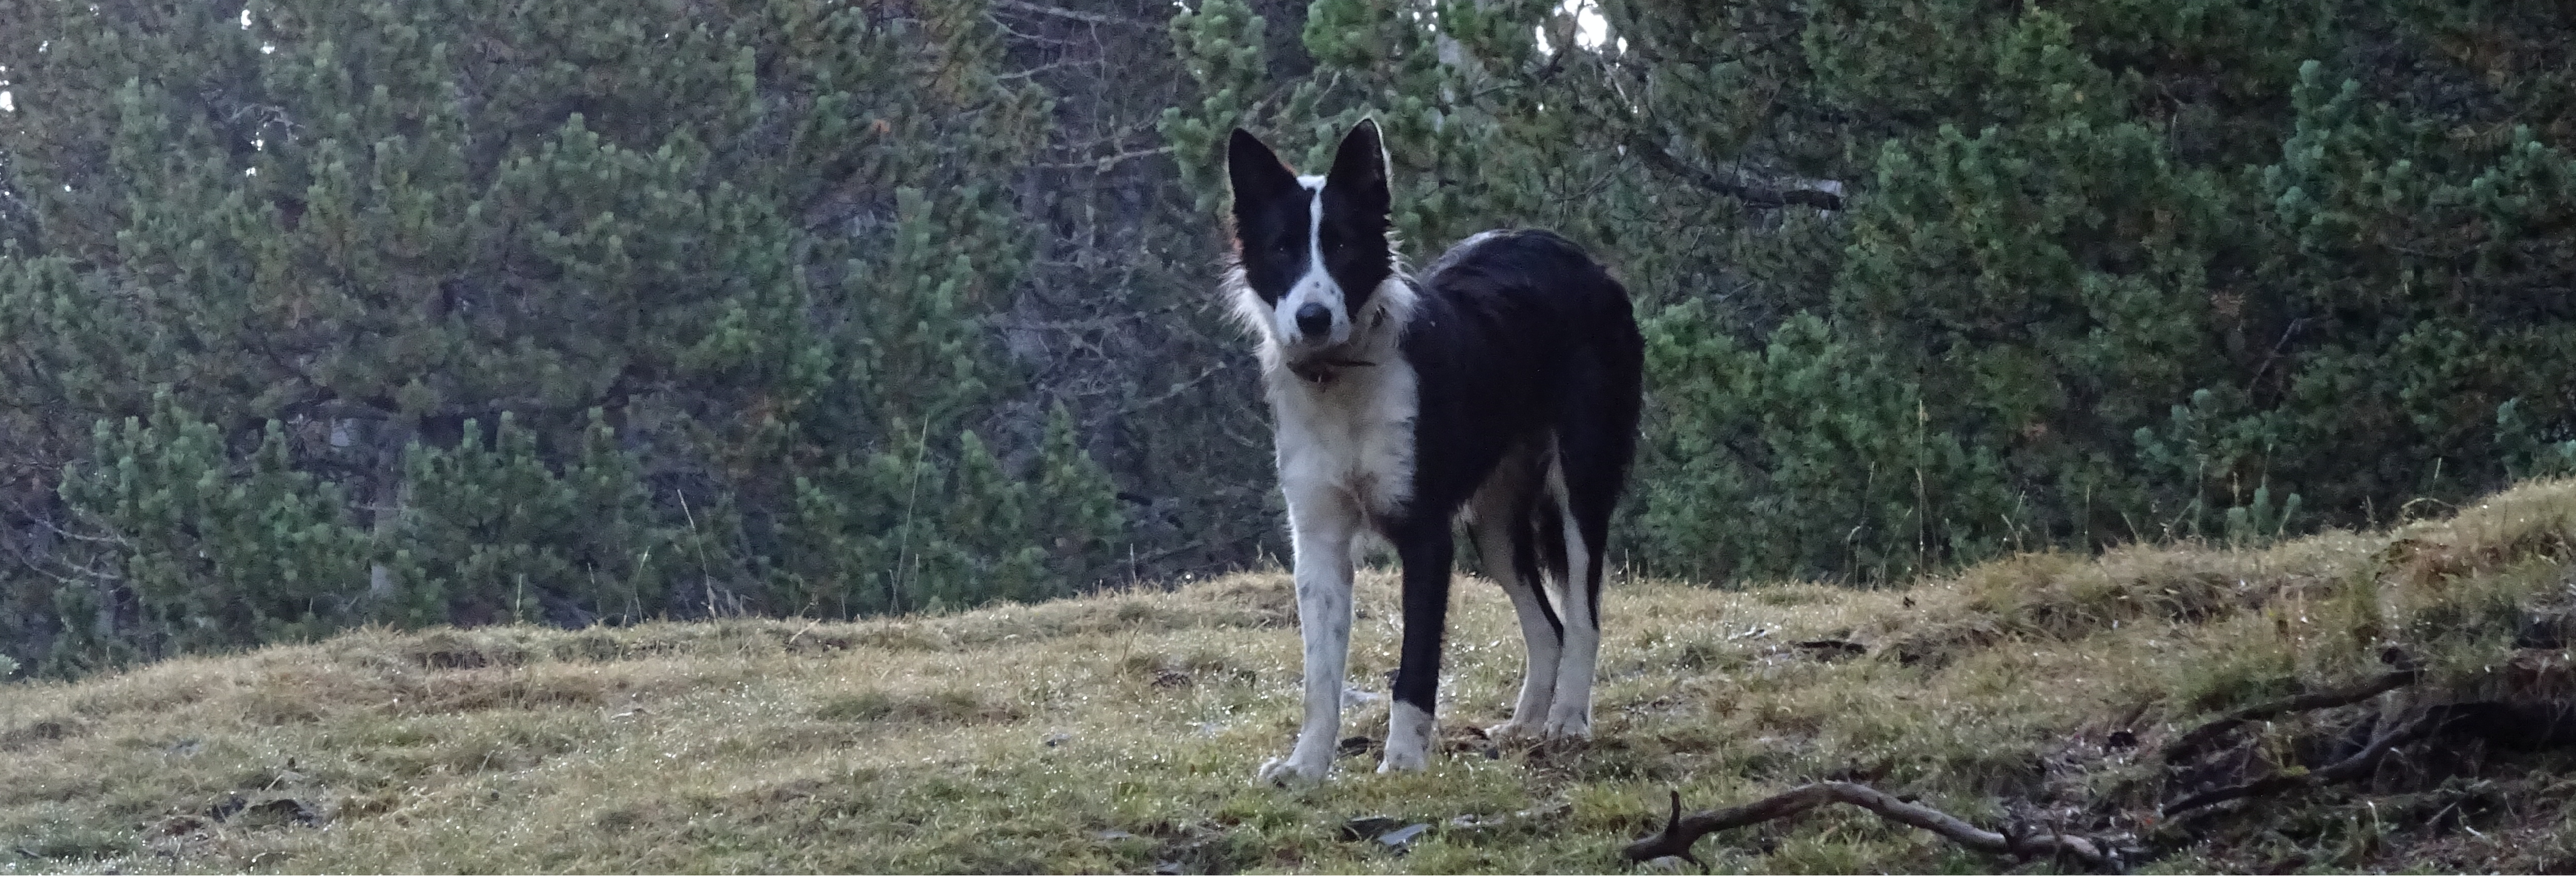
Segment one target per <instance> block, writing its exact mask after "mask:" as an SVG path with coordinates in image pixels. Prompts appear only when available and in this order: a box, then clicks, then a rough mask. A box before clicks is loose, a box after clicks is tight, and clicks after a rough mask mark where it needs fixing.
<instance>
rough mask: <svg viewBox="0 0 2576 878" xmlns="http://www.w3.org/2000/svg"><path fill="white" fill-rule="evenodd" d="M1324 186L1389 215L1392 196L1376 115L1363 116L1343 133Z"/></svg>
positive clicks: (1379, 213)
mask: <svg viewBox="0 0 2576 878" xmlns="http://www.w3.org/2000/svg"><path fill="white" fill-rule="evenodd" d="M1324 188H1326V189H1330V190H1333V191H1336V192H1340V193H1342V194H1343V195H1346V196H1351V197H1353V198H1354V199H1356V200H1358V201H1359V202H1360V203H1363V204H1366V205H1369V206H1370V207H1373V208H1375V209H1376V211H1377V215H1378V216H1381V217H1383V216H1385V215H1386V212H1387V209H1388V208H1389V207H1390V206H1392V204H1393V199H1392V197H1391V196H1389V195H1388V194H1387V185H1386V146H1385V145H1384V144H1383V143H1380V142H1379V141H1378V136H1377V120H1376V119H1361V120H1360V124H1357V125H1353V126H1351V132H1350V133H1349V134H1345V135H1342V145H1341V146H1340V147H1339V148H1336V149H1334V150H1333V170H1332V172H1331V173H1328V174H1326V175H1324Z"/></svg>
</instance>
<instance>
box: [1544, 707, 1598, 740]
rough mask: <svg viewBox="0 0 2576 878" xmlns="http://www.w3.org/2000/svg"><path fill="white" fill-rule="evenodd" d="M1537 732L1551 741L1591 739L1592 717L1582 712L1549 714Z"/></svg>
mask: <svg viewBox="0 0 2576 878" xmlns="http://www.w3.org/2000/svg"><path fill="white" fill-rule="evenodd" d="M1539 734H1540V735H1541V736H1543V737H1545V738H1547V739H1548V740H1551V741H1589V740H1592V718H1591V717H1589V716H1585V715H1583V714H1579V713H1577V714H1568V715H1565V716H1550V717H1548V718H1547V725H1546V727H1544V728H1541V729H1540V730H1539Z"/></svg>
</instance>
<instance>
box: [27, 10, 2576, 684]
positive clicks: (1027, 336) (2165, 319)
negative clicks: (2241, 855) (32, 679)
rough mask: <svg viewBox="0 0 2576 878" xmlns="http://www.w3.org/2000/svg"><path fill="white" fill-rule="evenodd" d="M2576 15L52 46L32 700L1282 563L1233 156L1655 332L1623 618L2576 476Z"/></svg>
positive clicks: (449, 25)
mask: <svg viewBox="0 0 2576 878" xmlns="http://www.w3.org/2000/svg"><path fill="white" fill-rule="evenodd" d="M2571 35H2576V12H2571V11H2570V9H2569V7H2566V6H2565V5H2563V4H2551V3H2491V2H2477V0H2401V2H2367V3H2365V2H2336V0H2292V2H2270V0H2266V2H2253V0H2237V2H2220V0H2095V2H2068V3H2004V2H1970V0H1918V2H1904V3H1877V2H1869V3H1863V2H1848V0H1813V2H1808V0H1747V2H1732V3H1715V2H1699V0H1597V2H1595V0H1583V2H1579V3H1577V4H1572V5H1569V4H1565V3H1563V2H1562V0H1436V2H1435V0H1316V2H1312V3H1306V2H1295V0H1186V2H1183V3H1179V4H1175V3H1171V2H1168V0H858V2H852V3H824V2H816V0H776V2H768V3H761V2H722V0H690V2H680V0H670V2H642V3H627V4H515V3H492V2H485V0H420V2H404V3H393V2H385V0H374V2H355V3H343V2H271V0H253V2H250V3H248V4H246V5H241V6H225V5H221V4H206V3H194V2H129V0H98V2H87V0H83V2H63V0H0V96H5V97H0V655H7V656H12V657H14V658H15V659H16V660H17V663H18V664H21V665H23V666H24V671H22V672H25V673H46V674H77V673H80V672H82V671H85V670H89V669H95V668H101V667H110V666H115V665H119V664H122V663H126V662H130V661H135V660H143V659H150V658H153V657H157V656H161V655H166V654H169V653H172V652H174V651H181V650H197V649H221V648H229V647H236V646H241V645H247V644H252V643H258V642H263V641H268V640H273V639H281V638H298V637H309V636H313V635H317V634H320V633H323V632H326V631H330V630H335V629H338V628H342V627H346V626H350V625H357V624H367V623H388V624H394V625H424V624H436V623H457V624H474V623H485V622H497V621H509V620H526V621H539V622H545V623H550V624H556V625H566V626H579V625H586V624H592V623H597V622H608V623H616V622H622V621H628V620H634V619H639V618H647V617H681V618H688V617H701V616H707V615H722V614H738V613H759V614H803V615H808V616H820V617H835V618H837V617H848V616H854V615H865V614H872V613H884V612H907V611H915V610H921V609H928V608H937V607H957V606H965V605H972V604H975V603H979V602H983V601H987V600H993V599H1032V598H1042V597H1047V596H1051V595H1058V594H1065V593H1070V592H1074V591H1079V590H1082V589H1085V588H1089V587H1093V586H1095V585H1098V584H1101V583H1118V582H1128V581H1133V580H1144V581H1158V580H1168V579H1172V578H1175V577H1180V576H1186V575H1190V574H1193V573H1199V572H1209V571H1215V570H1221V569H1228V568H1234V567H1240V566H1245V565H1254V564H1259V563H1264V562H1265V561H1266V560H1268V559H1272V558H1277V557H1281V556H1282V555H1283V554H1284V548H1283V546H1282V539H1281V537H1282V533H1281V525H1280V524H1279V517H1278V512H1277V503H1276V501H1275V499H1274V496H1273V491H1272V482H1271V476H1270V473H1269V467H1268V430H1267V426H1266V424H1265V419H1266V411H1265V410H1264V409H1263V407H1262V404H1261V402H1260V398H1259V394H1258V391H1257V389H1256V379H1255V376H1254V375H1253V373H1252V368H1251V362H1250V358H1249V356H1247V355H1246V353H1245V350H1246V345H1245V342H1244V340H1243V339H1242V338H1241V337H1240V335H1239V334H1238V332H1237V330H1236V329H1235V328H1234V327H1232V326H1231V325H1229V324H1228V322H1227V320H1226V318H1225V317H1224V314H1223V311H1224V309H1223V307H1222V306H1221V305H1220V303H1218V302H1217V301H1216V300H1215V297H1214V295H1213V293H1212V290H1213V287H1214V278H1215V275H1216V270H1217V265H1218V262H1219V259H1220V257H1221V255H1222V253H1223V249H1224V241H1223V239H1222V237H1221V234H1220V232H1219V230H1218V227H1217V225H1216V222H1215V217H1216V216H1218V215H1219V211H1220V208H1221V206H1222V199H1223V198H1224V193H1223V191H1222V187H1223V184H1222V179H1223V177H1222V173H1221V169H1220V168H1219V166H1218V161H1219V152H1218V146H1217V144H1218V143H1219V141H1220V139H1221V138H1222V136H1223V135H1224V133H1225V132H1226V131H1227V130H1228V129H1229V128H1230V127H1232V126H1234V125H1237V124H1241V125H1245V126H1247V127H1250V128H1252V129H1254V130H1256V131H1259V132H1261V133H1263V134H1264V135H1265V136H1266V137H1268V138H1270V139H1271V140H1272V142H1274V143H1278V144H1282V145H1284V146H1286V147H1287V148H1288V152H1289V154H1291V155H1292V156H1294V155H1297V154H1298V153H1300V152H1302V153H1303V158H1304V159H1305V161H1307V162H1308V163H1310V164H1315V165H1319V164H1320V162H1321V161H1322V160H1323V159H1324V158H1325V153H1324V152H1323V151H1324V150H1326V149H1328V148H1329V146H1330V144H1331V142H1332V137H1333V136H1334V135H1336V134H1338V132H1339V131H1340V130H1341V129H1342V128H1343V127H1345V126H1347V125H1348V124H1350V123H1351V122H1353V121H1355V120H1357V119H1358V118H1360V117H1361V116H1362V115H1374V116H1375V117H1376V118H1377V119H1378V120H1379V121H1380V122H1381V123H1382V125H1383V126H1384V129H1385V132H1386V134H1387V136H1388V139H1389V145H1390V148H1391V150H1392V153H1393V157H1394V160H1395V163H1396V166H1397V186H1398V196H1397V203H1398V208H1397V211H1398V215H1397V218H1396V220H1397V225H1398V227H1399V229H1400V231H1401V233H1402V235H1403V238H1404V240H1406V241H1408V242H1410V243H1409V244H1408V251H1409V255H1410V256H1411V257H1412V258H1413V259H1415V260H1417V261H1427V259H1428V258H1429V257H1431V256H1432V255H1435V254H1436V252H1437V251H1438V250H1439V249H1440V248H1442V247H1444V246H1446V245H1447V244H1448V243H1449V242H1452V241H1455V240H1457V239H1459V238H1461V237H1463V236H1464V235H1466V234H1469V233H1472V232H1473V231H1476V230H1479V229H1483V228H1487V227H1492V226H1521V225H1526V226H1544V227H1550V228H1555V229H1558V230H1560V231H1562V232H1564V233H1566V234H1568V235H1569V236H1571V237H1573V238H1574V239H1576V240H1578V241H1581V242H1583V243H1584V244H1586V245H1588V246H1590V247H1591V248H1593V249H1594V250H1596V251H1597V253H1598V254H1599V255H1600V256H1601V257H1602V258H1603V259H1604V260H1605V261H1607V262H1608V263H1610V264H1611V265H1612V266H1614V267H1615V270H1616V271H1617V272H1618V273H1619V275H1620V276H1621V277H1622V278H1623V279H1624V280H1625V281H1626V282H1627V284H1628V286H1629V287H1630V289H1631V290H1632V291H1633V292H1634V294H1635V295H1636V296H1637V298H1638V299H1639V304H1640V306H1641V313H1642V314H1643V315H1644V319H1645V321H1646V323H1647V327H1646V328H1647V335H1648V339H1649V346H1650V353H1649V370H1650V376H1649V394H1650V401H1649V405H1648V416H1647V420H1648V423H1647V425H1646V428H1645V429H1646V432H1647V436H1646V441H1645V450H1644V453H1643V458H1642V460H1641V462H1640V471H1639V473H1638V477H1637V479H1636V482H1635V488H1634V490H1633V492H1632V499H1631V501H1630V502H1629V503H1628V505H1627V507H1626V511H1625V513H1624V518H1623V526H1622V527H1621V528H1620V530H1619V533H1620V539H1621V543H1620V546H1619V550H1618V557H1619V559H1620V560H1621V562H1622V563H1624V564H1626V565H1628V566H1629V567H1630V568H1631V569H1634V570H1637V571H1640V572H1645V573H1651V574H1656V575H1668V576H1679V577H1688V578H1695V579H1703V580H1708V581H1712V582H1722V581H1726V580H1730V579H1740V578H1747V577H1792V576H1794V577H1818V578H1826V579H1832V580H1839V581H1846V582H1852V583H1861V584H1866V583H1871V582H1878V581H1885V580H1888V579H1890V578H1896V577H1903V576H1906V575H1909V574H1912V573H1914V572H1917V571H1922V570H1927V569H1937V568H1941V567H1944V566H1947V565H1952V564H1957V563H1961V562H1964V561H1972V560H1975V559H1979V558H1983V557H1988V556H1992V555H1995V554H1997V553H2001V552H2008V551H2016V550H2025V549H2039V548H2047V547H2075V548H2081V547H2092V546H2099V545H2105V544H2110V543H2116V542H2121V541H2129V540H2140V539H2166V538H2193V537H2197V538H2207V539H2213V540H2229V541H2261V540H2267V539H2274V538H2277V537H2279V536H2281V535H2284V534H2293V533H2298V532H2304V531H2311V530H2315V529H2318V528H2322V527H2332V526H2356V525H2364V524H2368V523H2374V522H2386V521H2390V520H2393V519H2397V518H2402V517H2408V516H2412V515H2416V514H2420V513H2422V512H2424V511H2427V510H2434V509H2443V508H2445V507H2446V505H2447V504H2452V503H2458V502H2463V501H2465V500H2466V499H2468V498H2471V497H2473V496H2475V495H2477V494H2478V493H2480V492H2483V491H2486V490H2490V489H2493V488H2495V487H2497V486H2500V485H2502V484H2504V483H2506V482H2508V481H2510V480H2512V479H2516V478H2524V477H2529V476H2533V475H2539V474H2546V473H2553V472H2565V471H2568V470H2570V469H2576V380H2571V379H2576V166H2571V161H2570V150H2571V148H2576V47H2571V45H2570V40H2571Z"/></svg>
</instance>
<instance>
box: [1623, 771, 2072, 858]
mask: <svg viewBox="0 0 2576 878" xmlns="http://www.w3.org/2000/svg"><path fill="white" fill-rule="evenodd" d="M1672 797H1673V813H1672V817H1671V818H1669V819H1667V820H1666V821H1665V822H1664V830H1663V831H1662V832H1658V833H1655V834H1654V835H1652V836H1648V837H1646V838H1641V839H1638V840H1637V841H1636V842H1634V843H1632V844H1630V845H1628V846H1627V847H1626V848H1623V849H1621V850H1620V853H1621V854H1622V855H1624V856H1626V857H1627V858H1628V860H1629V861H1630V862H1638V863H1642V862H1645V861H1647V860H1652V859H1655V858H1658V857H1680V858H1682V859H1684V860H1688V861H1690V862H1692V863H1694V864H1696V863H1699V858H1698V857H1694V856H1691V852H1690V849H1691V845H1692V844H1694V843H1696V842H1698V841H1699V839H1700V836H1704V835H1707V834H1709V833H1712V832H1716V831H1718V830H1721V829H1733V828H1735V827H1738V826H1750V825H1752V824H1755V823H1762V822H1765V821H1770V820H1778V819H1780V818H1783V817H1788V816H1792V815H1796V814H1800V813H1803V812H1805V811H1807V810H1809V809H1811V808H1815V807H1816V806H1819V805H1826V804H1831V803H1835V802H1840V803H1842V804H1846V805H1854V806H1858V807H1861V808H1867V809H1869V810H1870V811H1872V812H1874V813H1876V814H1878V816H1880V817H1885V818H1887V819H1889V820H1893V821H1896V822H1898V823H1903V824H1905V825H1907V826H1912V827H1915V828H1917V829H1924V830H1929V831H1931V832H1932V833H1933V834H1935V835H1939V836H1941V837H1942V838H1946V839H1949V840H1950V841H1952V842H1955V843H1957V844H1959V845H1960V846H1961V847H1966V848H1970V849H1973V850H1979V851H1984V852H1986V853H1990V854H2003V855H2006V856H2014V857H2066V858H2069V859H2073V860H2075V861H2076V862H2079V863H2082V864H2084V865H2085V866H2086V867H2088V868H2092V869H2095V870H2099V871H2103V872H2118V871H2121V864H2120V855H2119V853H2118V852H2116V851H2114V850H2112V849H2111V848H2110V846H2108V845H2106V844H2103V843H2101V842H2099V841H2095V840H2093V839H2090V838H2085V837H2082V836H2074V835H2063V834H2059V833H2054V832H2051V833H2047V834H2044V835H2029V836H2023V835H2006V834H2004V833H2000V832H1988V831H1986V830H1983V829H1979V828H1977V827H1976V826H1975V825H1973V824H1970V823H1969V822H1967V821H1965V820H1961V819H1959V818H1956V817H1952V816H1950V815H1948V814H1944V813H1941V812H1939V811H1936V810H1933V809H1931V808H1927V807H1924V806H1922V805H1919V804H1915V803H1913V802H1908V801H1904V800H1902V799H1898V798H1897V797H1895V796H1891V795H1888V794H1886V793H1883V792H1879V791H1878V790H1877V789H1875V788H1872V787H1869V786H1865V785H1862V784H1856V783H1844V782H1841V781H1827V782H1824V783H1812V784H1807V785H1806V786H1802V787H1798V788H1796V789H1792V790H1789V791H1787V792H1784V793H1781V794H1779V795H1775V796H1772V797H1770V798H1767V799H1763V800H1760V801H1757V802H1751V803H1748V804H1743V805H1737V806H1734V807H1731V808H1720V809H1718V810H1715V811H1702V812H1700V813H1697V814H1692V815H1689V816H1687V817H1685V816H1683V815H1682V794H1681V793H1680V792H1679V791H1675V792H1674V793H1673V794H1672Z"/></svg>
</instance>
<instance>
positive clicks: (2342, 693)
mask: <svg viewBox="0 0 2576 878" xmlns="http://www.w3.org/2000/svg"><path fill="white" fill-rule="evenodd" d="M2422 679H2424V669H2423V668H2420V667H2412V666H2409V667H2400V668H2398V669H2397V670H2394V671H2390V672H2388V673H2385V674H2381V675H2379V676H2378V677H2377V678H2375V679H2372V680H2371V681H2369V682H2367V683H2363V684H2361V685H2359V686H2354V687H2351V688H2348V689H2335V690H2332V691H2327V692H2313V693H2309V694H2306V695H2299V696H2295V697H2291V698H2283V699H2281V700H2279V701H2266V702H2263V703H2261V704H2257V705H2253V706H2250V707H2244V708H2239V709H2237V710H2235V711H2232V712H2230V713H2228V714H2227V715H2226V716H2222V717H2219V718H2217V719H2214V720H2210V721H2209V722H2208V723H2207V724H2205V725H2202V726H2201V727H2200V728H2196V729H2193V730H2191V731H2190V732H2189V733H2186V734H2184V735H2183V736H2182V737H2180V738H2176V739H2174V742H2173V743H2172V744H2168V745H2166V746H2165V750H2164V760H2165V764H2167V765H2172V764H2175V763H2178V762H2181V761H2183V760H2185V759H2188V758H2190V757H2192V756H2194V755H2197V754H2198V753H2199V752H2200V751H2201V750H2202V749H2204V748H2207V747H2208V746H2209V745H2210V743H2211V742H2213V741H2216V740H2218V736H2220V735H2224V734H2227V732H2228V731H2229V730H2232V729H2234V728H2236V727H2237V726H2241V725H2244V724H2246V723H2249V722H2256V721H2260V720H2266V719H2271V718H2272V717H2276V716H2280V715H2281V714H2285V713H2303V712H2306V711H2311V710H2324V709H2326V708H2329V707H2342V706H2344V705H2347V704H2353V703H2357V702H2361V701H2367V700H2369V699H2372V698H2376V697H2378V696H2379V695H2380V694H2381V693H2384V692H2388V691H2390V690H2394V689H2401V688H2404V687H2407V686H2412V685H2414V684H2415V683H2416V682H2417V681H2419V680H2422Z"/></svg>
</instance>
